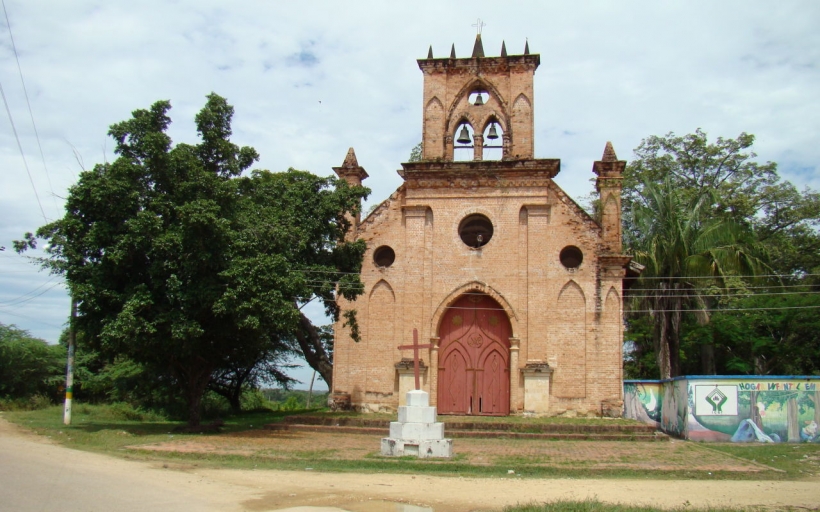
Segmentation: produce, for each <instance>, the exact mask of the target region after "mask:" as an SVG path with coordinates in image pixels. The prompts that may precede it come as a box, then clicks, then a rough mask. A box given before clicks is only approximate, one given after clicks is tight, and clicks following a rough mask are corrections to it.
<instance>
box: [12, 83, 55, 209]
mask: <svg viewBox="0 0 820 512" xmlns="http://www.w3.org/2000/svg"><path fill="white" fill-rule="evenodd" d="M0 95H2V96H3V104H4V105H5V106H6V113H7V114H8V116H9V122H10V123H11V131H12V132H14V138H15V140H17V148H18V149H19V150H20V156H21V157H22V158H23V166H24V167H25V168H26V173H27V174H28V180H29V181H30V182H31V188H33V189H34V197H36V198H37V205H38V206H39V207H40V213H41V214H43V221H44V222H48V219H47V218H46V212H45V210H43V203H41V202H40V194H38V193H37V187H36V186H35V185H34V178H32V177H31V171H30V170H29V168H28V162H27V161H26V154H25V153H24V152H23V145H22V144H20V136H19V135H18V134H17V127H15V126H14V118H13V117H12V116H11V109H10V108H9V102H8V101H7V100H6V92H5V91H4V90H3V84H2V82H0Z"/></svg>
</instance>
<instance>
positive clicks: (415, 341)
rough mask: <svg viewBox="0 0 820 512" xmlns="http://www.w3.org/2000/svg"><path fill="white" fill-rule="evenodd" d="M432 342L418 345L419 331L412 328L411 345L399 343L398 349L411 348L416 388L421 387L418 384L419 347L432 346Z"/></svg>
mask: <svg viewBox="0 0 820 512" xmlns="http://www.w3.org/2000/svg"><path fill="white" fill-rule="evenodd" d="M432 346H433V345H432V344H430V343H428V344H426V345H419V331H418V329H413V344H412V345H400V346H399V350H404V349H410V348H412V349H413V372H414V373H415V375H416V389H421V387H420V386H419V349H420V348H432Z"/></svg>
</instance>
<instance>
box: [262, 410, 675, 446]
mask: <svg viewBox="0 0 820 512" xmlns="http://www.w3.org/2000/svg"><path fill="white" fill-rule="evenodd" d="M439 419H440V420H441V419H442V418H441V417H439ZM444 421H445V429H446V434H447V437H451V438H455V439H458V438H462V439H464V438H489V439H491V438H506V439H545V440H548V439H552V440H576V441H578V440H590V441H646V442H653V441H668V440H669V437H668V436H666V435H664V434H661V433H659V432H657V431H656V429H655V428H653V427H652V426H650V425H642V424H634V425H588V424H564V423H535V422H533V423H518V422H515V423H513V422H508V423H505V422H471V421H447V420H446V419H445V420H444ZM389 425H390V420H384V419H367V418H355V417H342V418H338V417H337V418H334V417H322V416H290V417H287V418H285V419H284V420H283V421H282V422H281V423H273V424H270V425H266V426H265V428H266V429H268V430H278V431H282V430H287V431H296V432H327V433H350V434H368V435H385V434H386V432H387V431H388V429H389Z"/></svg>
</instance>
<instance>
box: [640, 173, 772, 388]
mask: <svg viewBox="0 0 820 512" xmlns="http://www.w3.org/2000/svg"><path fill="white" fill-rule="evenodd" d="M685 195H686V194H684V191H683V190H681V189H680V188H678V187H676V186H675V185H673V183H672V180H670V179H668V178H667V179H665V180H663V182H661V183H645V184H643V186H642V188H641V194H640V196H639V197H638V198H637V199H638V200H636V201H633V203H632V212H631V213H632V222H633V223H634V224H633V226H632V230H630V234H631V235H630V236H629V237H628V242H627V247H628V248H629V250H630V252H631V253H632V254H633V255H634V257H635V260H636V261H637V262H639V263H641V264H642V265H644V266H645V269H644V271H643V273H642V274H641V277H640V279H639V281H638V283H639V284H638V286H637V287H638V288H639V289H640V293H636V294H635V296H636V298H637V299H638V300H637V302H638V303H639V304H640V305H641V307H642V308H643V310H644V311H649V312H650V313H649V314H650V316H651V319H652V323H653V331H652V339H653V342H654V350H655V354H656V357H657V364H658V369H659V372H660V377H661V378H662V379H667V378H670V377H675V376H677V375H680V369H681V364H680V339H681V326H682V319H683V314H684V312H686V311H691V312H693V313H694V314H695V315H697V316H699V318H700V319H701V321H703V322H705V321H707V319H708V313H707V306H706V304H705V298H704V294H703V290H704V288H706V285H708V284H710V282H711V283H713V284H716V285H719V286H723V284H724V280H725V278H726V277H727V276H729V275H733V274H734V275H738V274H745V275H749V274H754V273H756V272H758V271H759V269H760V268H761V267H762V261H761V260H760V259H759V258H758V257H756V256H755V255H754V254H753V246H754V241H753V239H752V238H751V237H750V233H748V231H747V230H745V229H744V228H743V226H740V225H738V224H736V223H734V222H732V221H731V220H730V219H721V218H718V217H714V216H712V215H709V213H710V210H711V208H712V207H713V203H714V197H713V195H712V194H710V193H708V192H704V193H702V194H700V195H697V196H691V197H690V198H686V197H685ZM707 280H708V281H707Z"/></svg>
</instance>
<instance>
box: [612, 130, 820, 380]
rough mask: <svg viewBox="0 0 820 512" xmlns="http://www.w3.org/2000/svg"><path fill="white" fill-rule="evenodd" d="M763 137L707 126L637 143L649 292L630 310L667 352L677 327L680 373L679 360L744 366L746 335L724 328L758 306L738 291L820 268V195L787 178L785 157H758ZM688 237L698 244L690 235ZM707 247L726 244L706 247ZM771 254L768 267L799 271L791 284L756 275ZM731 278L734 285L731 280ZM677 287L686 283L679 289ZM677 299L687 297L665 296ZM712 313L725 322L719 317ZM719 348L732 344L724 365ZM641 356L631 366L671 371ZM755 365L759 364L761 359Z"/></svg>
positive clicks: (644, 289) (638, 333) (633, 232)
mask: <svg viewBox="0 0 820 512" xmlns="http://www.w3.org/2000/svg"><path fill="white" fill-rule="evenodd" d="M753 143H754V136H753V135H750V134H746V133H742V134H740V135H739V136H738V137H737V138H735V139H724V138H722V137H718V138H717V140H716V141H714V142H710V141H709V139H708V137H707V135H706V133H704V132H703V131H701V130H697V131H696V132H695V133H692V134H688V135H684V136H677V135H675V134H674V133H669V134H667V135H665V136H651V137H648V138H646V139H644V140H643V141H642V142H641V144H640V145H639V146H638V148H636V149H635V158H634V160H633V161H632V162H630V164H629V165H628V166H627V169H626V172H625V176H624V195H623V197H624V200H623V204H624V220H625V225H624V238H625V245H626V247H627V248H628V250H631V251H634V252H635V254H636V259H637V261H639V262H641V263H647V262H648V265H649V268H648V269H647V271H646V272H645V273H644V275H643V282H642V283H641V284H640V285H636V288H640V291H636V292H634V293H633V296H636V297H642V298H643V299H644V300H643V301H642V306H640V307H638V308H636V309H638V310H639V311H642V313H637V314H635V313H633V314H632V315H630V321H629V325H630V334H631V335H632V336H631V337H633V338H634V339H635V340H646V339H647V336H646V335H647V333H648V331H647V321H648V324H649V327H650V331H651V333H652V336H651V338H652V339H654V345H655V346H654V350H656V351H661V350H666V348H665V346H667V345H668V344H665V343H661V342H660V339H661V338H662V336H663V333H664V332H672V333H675V332H676V333H677V336H673V338H672V339H671V340H670V342H671V343H675V342H677V343H681V342H682V343H683V345H680V346H678V348H677V349H676V348H672V349H671V352H670V354H669V356H670V358H671V362H670V369H669V372H670V373H671V374H674V373H675V368H674V367H675V366H676V365H675V363H674V361H675V359H676V358H677V359H678V363H677V367H678V370H681V369H684V370H686V371H689V372H691V371H700V372H704V373H714V372H715V371H716V369H719V370H720V371H721V373H738V372H740V371H741V370H740V369H741V366H743V365H739V364H735V363H737V362H738V361H739V359H738V358H737V357H735V355H736V354H739V353H749V352H748V351H746V352H744V351H742V350H740V349H739V348H738V347H735V346H733V342H732V341H731V340H733V339H736V338H733V336H731V335H730V334H728V333H723V334H720V333H718V332H717V331H716V329H718V328H719V327H720V326H722V325H723V326H728V325H731V324H732V322H727V321H726V319H727V318H729V317H733V315H734V316H737V315H739V314H741V313H740V312H738V313H735V312H734V311H731V310H733V309H748V308H731V307H729V304H730V303H731V300H730V299H732V297H733V296H735V295H738V292H743V291H744V290H759V291H760V292H771V291H772V290H768V289H762V288H759V286H762V285H765V286H775V287H776V286H782V285H783V284H786V285H789V284H791V285H794V284H801V283H802V284H806V281H807V279H804V276H806V275H807V274H812V273H817V272H819V271H820V233H818V229H817V228H818V226H820V196H818V194H817V193H815V192H813V191H812V190H810V189H805V190H803V191H799V190H798V189H797V188H796V187H794V185H792V184H791V183H789V182H787V181H783V180H781V179H780V177H779V176H778V173H777V166H776V164H774V163H772V162H766V163H760V162H758V161H756V156H757V155H756V154H755V153H754V152H753V151H752V145H753ZM674 204H677V205H678V206H677V207H673V205H674ZM675 232H677V233H678V234H677V235H675V234H674V233H675ZM687 238H688V239H689V240H690V241H691V242H690V243H684V242H683V241H684V240H686V239H687ZM676 240H677V242H676ZM695 240H697V241H698V242H697V244H695V243H694V241H695ZM696 246H697V247H699V249H697V250H696V249H695V247H696ZM707 246H711V247H712V248H713V249H719V251H718V252H714V251H707V252H705V253H703V252H702V250H703V249H704V248H705V247H707ZM698 253H701V255H700V256H698V258H697V259H693V258H694V256H695V255H696V254H698ZM764 260H765V263H766V264H767V266H766V270H765V272H763V273H765V274H777V275H783V276H789V277H788V278H787V280H788V281H789V283H785V280H786V279H779V280H777V282H776V283H773V282H771V281H769V282H757V283H752V282H751V281H752V278H751V277H749V276H752V275H755V274H760V273H761V272H760V270H761V268H762V263H763V262H764ZM659 261H666V262H667V264H666V265H665V266H664V265H661V264H659V263H658V262H659ZM710 261H711V263H710ZM674 262H677V264H676V265H677V267H678V268H679V270H677V271H675V270H674V269H675V265H674V264H672V263H674ZM664 268H665V269H666V270H664ZM731 276H745V277H740V278H736V277H731ZM661 277H665V279H659V278H661ZM730 277H731V279H732V280H733V281H732V282H733V283H734V285H733V286H728V285H727V281H726V278H730ZM809 277H810V276H809ZM710 278H711V279H710ZM675 283H677V284H675ZM754 284H756V285H757V286H753V285H754ZM675 286H677V287H683V288H685V289H686V290H685V291H680V290H675V291H674V292H673V291H671V290H672V288H674V287H675ZM715 290H718V291H717V293H715ZM781 291H782V290H781ZM747 296H748V294H747ZM673 298H674V299H675V300H680V302H679V303H677V304H665V305H664V304H662V302H663V301H670V300H672V299H673ZM653 301H654V304H653V303H652V302H653ZM723 310H726V311H723ZM646 311H651V312H652V313H651V314H650V313H646ZM664 311H666V312H668V313H669V314H668V315H664V314H662V312H664ZM716 311H717V312H719V313H716ZM722 311H723V312H722ZM766 311H770V310H766ZM673 312H674V314H673ZM715 314H720V315H721V316H720V318H719V319H718V318H716V317H715ZM710 318H715V320H716V322H709V320H710ZM718 320H719V321H718ZM633 326H634V328H633ZM669 326H671V331H668V329H669ZM715 346H718V347H719V348H720V350H722V354H721V355H719V357H717V365H716V361H715V354H714V351H715ZM638 347H639V351H638V352H640V349H641V348H642V349H644V351H645V349H646V348H647V347H646V345H645V344H641V343H638ZM678 349H679V350H678ZM733 354H735V355H733ZM633 356H634V357H633V358H632V360H631V361H630V362H629V363H628V367H629V368H631V369H633V370H634V369H635V368H638V367H640V368H643V370H641V371H642V372H643V374H642V375H640V376H650V375H647V374H646V372H647V371H653V370H654V371H659V373H660V374H661V375H666V368H665V367H664V365H663V364H661V363H660V361H661V360H662V359H665V357H664V358H658V359H657V362H658V364H659V365H660V366H659V368H652V365H648V364H647V359H646V358H645V357H642V356H641V354H640V353H638V354H633ZM696 361H700V363H701V364H700V365H697V364H695V362H696ZM732 361H734V363H732ZM749 365H751V366H750V367H754V366H755V365H754V364H752V363H751V360H749ZM698 367H699V368H698ZM757 367H758V368H763V367H765V365H764V366H760V365H757ZM636 376H637V375H636Z"/></svg>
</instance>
